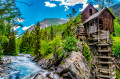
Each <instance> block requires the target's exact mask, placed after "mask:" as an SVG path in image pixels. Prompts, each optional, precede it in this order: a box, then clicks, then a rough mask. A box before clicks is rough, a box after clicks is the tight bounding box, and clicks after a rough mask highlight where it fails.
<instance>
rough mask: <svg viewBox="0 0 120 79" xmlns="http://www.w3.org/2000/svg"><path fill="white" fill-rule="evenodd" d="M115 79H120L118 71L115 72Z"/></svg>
mask: <svg viewBox="0 0 120 79" xmlns="http://www.w3.org/2000/svg"><path fill="white" fill-rule="evenodd" d="M116 79H120V74H119V70H116Z"/></svg>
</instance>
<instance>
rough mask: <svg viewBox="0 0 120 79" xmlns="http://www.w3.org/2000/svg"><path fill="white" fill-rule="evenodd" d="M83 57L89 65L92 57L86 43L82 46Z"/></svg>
mask: <svg viewBox="0 0 120 79" xmlns="http://www.w3.org/2000/svg"><path fill="white" fill-rule="evenodd" d="M83 55H84V56H85V58H86V59H87V61H88V62H89V63H90V62H91V58H92V56H91V53H90V49H89V47H88V46H87V44H86V43H84V45H83Z"/></svg>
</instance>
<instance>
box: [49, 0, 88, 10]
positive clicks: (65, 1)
mask: <svg viewBox="0 0 120 79" xmlns="http://www.w3.org/2000/svg"><path fill="white" fill-rule="evenodd" d="M50 1H59V2H61V3H60V4H59V5H65V6H74V5H76V4H83V8H81V9H80V10H79V11H83V9H84V8H85V7H86V6H87V1H88V0H50ZM66 10H67V8H66V7H65V11H66Z"/></svg>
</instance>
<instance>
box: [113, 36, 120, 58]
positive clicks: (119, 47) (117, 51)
mask: <svg viewBox="0 0 120 79" xmlns="http://www.w3.org/2000/svg"><path fill="white" fill-rule="evenodd" d="M112 39H113V40H114V41H113V47H112V49H113V52H114V55H115V56H116V57H120V37H112Z"/></svg>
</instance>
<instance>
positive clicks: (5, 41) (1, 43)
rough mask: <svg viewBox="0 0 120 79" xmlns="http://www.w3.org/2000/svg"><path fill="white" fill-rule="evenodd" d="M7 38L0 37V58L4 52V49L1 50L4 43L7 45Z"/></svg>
mask: <svg viewBox="0 0 120 79" xmlns="http://www.w3.org/2000/svg"><path fill="white" fill-rule="evenodd" d="M8 41H9V40H8V38H7V37H6V36H5V35H0V58H1V57H2V55H3V52H4V48H3V45H4V44H5V43H8Z"/></svg>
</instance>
